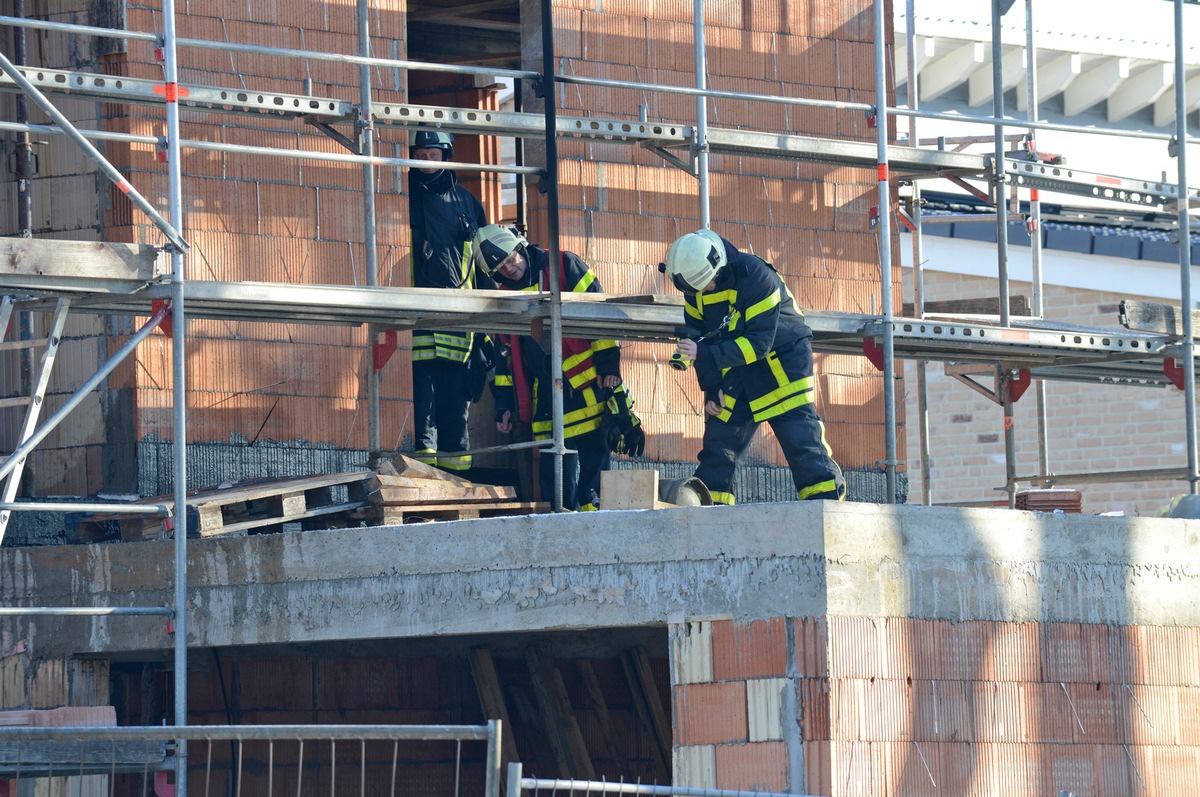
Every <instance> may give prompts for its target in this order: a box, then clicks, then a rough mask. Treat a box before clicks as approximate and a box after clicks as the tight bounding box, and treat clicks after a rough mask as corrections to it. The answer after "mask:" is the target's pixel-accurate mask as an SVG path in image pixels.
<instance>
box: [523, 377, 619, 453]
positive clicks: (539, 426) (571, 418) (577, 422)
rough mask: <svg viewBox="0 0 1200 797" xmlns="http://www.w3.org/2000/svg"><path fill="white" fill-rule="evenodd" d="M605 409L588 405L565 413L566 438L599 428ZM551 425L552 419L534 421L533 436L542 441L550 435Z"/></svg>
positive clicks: (600, 405)
mask: <svg viewBox="0 0 1200 797" xmlns="http://www.w3.org/2000/svg"><path fill="white" fill-rule="evenodd" d="M586 392H588V393H590V392H591V389H590V388H589V389H588V391H586ZM605 409H606V408H605V405H603V404H589V405H588V406H586V407H582V408H580V409H577V410H575V411H573V412H568V413H565V414H564V415H563V429H564V432H565V433H566V436H567V437H574V436H576V435H579V434H583V433H584V432H590V431H591V430H593V429H598V428H600V422H601V421H602V420H603V417H604V413H605ZM553 425H554V421H553V419H551V420H544V421H534V422H533V432H534V436H535V437H537V436H538V435H542V437H538V439H539V440H540V439H544V437H547V436H549V435H550V433H551V430H552V429H553Z"/></svg>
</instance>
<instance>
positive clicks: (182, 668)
mask: <svg viewBox="0 0 1200 797" xmlns="http://www.w3.org/2000/svg"><path fill="white" fill-rule="evenodd" d="M162 52H163V81H164V82H165V83H166V86H165V92H164V94H165V98H166V106H167V175H168V178H167V179H168V197H167V204H168V213H169V215H170V217H171V224H172V225H173V226H174V227H175V229H176V230H179V231H180V234H182V231H183V228H184V223H183V159H182V149H181V147H180V145H179V144H180V132H179V64H178V61H177V60H176V49H175V0H163V41H162ZM186 279H187V274H186V271H185V262H184V258H183V252H182V251H180V250H179V249H178V248H175V249H173V250H172V252H171V358H172V374H173V377H172V379H173V383H172V386H173V388H174V391H175V392H174V396H173V398H174V412H175V496H174V498H175V617H174V625H175V725H177V726H179V727H183V726H186V725H187V724H188V715H187V709H188V702H187V633H188V616H187V357H186V356H185V352H184V346H185V345H186V337H187V336H186V332H187V316H186V314H185V312H184V310H185V308H184V303H183V296H184V283H185V281H186ZM175 751H176V752H175V793H176V794H187V793H188V787H187V761H188V753H187V740H186V739H177V740H176V742H175Z"/></svg>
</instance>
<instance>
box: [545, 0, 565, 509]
mask: <svg viewBox="0 0 1200 797" xmlns="http://www.w3.org/2000/svg"><path fill="white" fill-rule="evenodd" d="M553 8H554V3H553V2H552V0H542V69H543V71H544V74H543V75H542V96H543V97H544V98H545V106H544V107H545V115H546V226H547V228H548V229H547V233H548V234H549V239H550V260H549V262H548V263H547V264H546V268H547V269H549V271H550V376H551V382H552V388H551V392H550V401H551V405H550V406H551V411H552V413H553V416H552V419H551V420H552V423H551V427H552V429H553V435H554V447H553V448H551V449H550V450H551V451H553V452H554V495H553V496H552V498H551V506H552V507H553V509H554V511H555V512H561V511H562V508H563V455H564V454H566V453H567V446H566V433H565V431H564V428H563V359H562V340H563V332H562V269H561V268H559V263H560V262H562V260H561V259H562V249H561V244H560V242H559V240H558V236H559V218H558V139H557V136H556V135H555V130H556V129H557V127H558V125H557V122H556V121H555V114H556V113H557V110H558V109H557V108H556V105H557V103H558V98H557V96H556V94H555V87H554V81H555V69H554V10H553ZM539 464H540V463H539Z"/></svg>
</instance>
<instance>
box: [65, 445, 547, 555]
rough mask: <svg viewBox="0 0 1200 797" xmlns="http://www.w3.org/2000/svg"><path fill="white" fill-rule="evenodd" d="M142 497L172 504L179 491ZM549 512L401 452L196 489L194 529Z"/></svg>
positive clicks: (156, 518) (115, 534)
mask: <svg viewBox="0 0 1200 797" xmlns="http://www.w3.org/2000/svg"><path fill="white" fill-rule="evenodd" d="M139 503H140V504H146V505H158V504H164V505H166V506H171V507H173V505H174V497H173V496H169V495H166V496H157V497H155V498H149V499H146V500H144V501H141V502H139ZM545 511H547V506H546V505H545V504H542V503H528V502H521V501H517V500H516V490H515V489H514V488H512V487H497V486H493V485H488V484H476V483H475V482H472V481H468V480H467V479H463V478H460V477H458V476H455V475H453V474H450V473H446V472H445V471H441V470H438V469H437V468H433V467H430V466H428V465H424V464H422V463H420V462H417V461H416V460H413V459H410V458H408V457H405V456H402V455H401V456H398V457H396V458H395V459H393V460H391V461H386V462H383V463H381V465H380V467H379V468H378V469H377V470H375V471H356V472H351V473H334V474H329V475H324V476H299V477H292V478H286V479H254V480H251V481H240V482H234V483H229V484H223V485H221V486H220V487H216V488H212V489H207V490H199V491H196V492H193V493H190V494H189V495H188V497H187V533H188V536H189V537H213V536H217V535H221V534H236V533H251V534H261V533H269V532H278V531H283V530H284V524H298V526H299V528H300V529H303V530H309V529H335V528H347V527H354V526H361V525H394V524H399V523H413V522H422V521H429V520H464V519H468V518H480V517H499V516H503V515H528V514H532V513H536V512H545ZM173 526H174V524H173V522H172V520H171V519H169V518H165V517H163V516H160V515H129V514H123V513H107V514H105V513H93V512H87V513H78V514H75V515H70V516H68V518H67V541H68V542H73V543H87V542H103V541H108V540H116V539H120V540H123V541H125V542H135V541H141V540H156V539H163V538H165V537H167V536H170V532H171V530H172V528H173ZM293 528H295V526H293Z"/></svg>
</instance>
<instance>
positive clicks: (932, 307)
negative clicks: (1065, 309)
mask: <svg viewBox="0 0 1200 797" xmlns="http://www.w3.org/2000/svg"><path fill="white" fill-rule="evenodd" d="M916 307H917V306H916V304H914V303H913V302H905V303H904V305H903V307H902V308H901V310H900V313H901V315H903V316H904V317H905V318H916V312H917V309H916ZM925 312H926V313H933V314H935V315H970V316H975V315H994V316H998V315H1000V298H999V297H990V298H987V299H944V300H941V301H934V302H925ZM1008 313H1009V315H1019V316H1027V315H1032V314H1033V310H1032V309H1031V308H1030V306H1029V298H1028V297H1026V296H1021V295H1019V294H1018V295H1016V296H1009V297H1008Z"/></svg>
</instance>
